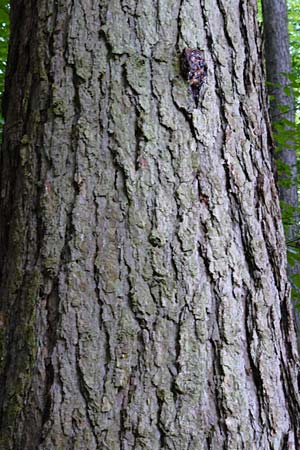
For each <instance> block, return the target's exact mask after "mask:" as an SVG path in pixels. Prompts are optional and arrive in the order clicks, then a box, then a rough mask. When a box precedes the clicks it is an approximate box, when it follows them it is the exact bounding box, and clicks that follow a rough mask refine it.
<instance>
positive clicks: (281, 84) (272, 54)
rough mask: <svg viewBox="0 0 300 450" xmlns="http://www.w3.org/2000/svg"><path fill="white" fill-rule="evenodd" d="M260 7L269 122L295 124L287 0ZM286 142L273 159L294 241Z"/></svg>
mask: <svg viewBox="0 0 300 450" xmlns="http://www.w3.org/2000/svg"><path fill="white" fill-rule="evenodd" d="M262 6H263V19H264V35H265V43H264V47H265V61H266V72H267V80H268V82H270V83H272V84H271V85H269V93H270V95H271V96H272V101H271V102H270V117H271V121H272V123H273V125H274V126H276V123H278V121H280V120H282V119H287V120H288V121H289V122H290V123H295V106H294V97H293V93H292V92H290V93H288V92H287V91H286V90H285V88H286V86H287V85H288V84H289V83H290V81H289V80H288V78H287V77H286V76H285V75H284V73H291V60H290V50H289V35H288V21H287V7H286V0H263V2H262ZM282 106H285V107H287V111H286V112H283V111H282ZM286 129H288V127H286ZM291 135H292V131H291ZM275 139H276V133H275ZM287 144H289V148H288V145H287V148H283V149H282V150H281V151H280V152H277V153H276V155H275V158H276V159H277V160H278V161H280V162H283V163H284V164H285V165H286V167H288V168H289V171H290V174H289V175H288V178H289V181H290V185H286V184H282V183H279V197H280V200H281V201H283V202H284V204H286V205H290V206H292V207H293V208H295V213H294V223H293V222H292V223H291V224H290V226H289V227H288V230H287V239H288V241H292V242H296V241H297V240H298V239H299V225H298V222H299V214H298V212H297V209H298V185H297V152H296V149H295V148H294V146H293V139H291V140H290V142H287ZM286 180H287V175H286V174H281V175H280V176H279V181H281V182H282V181H285V182H286ZM299 271H300V265H299V263H295V264H294V266H290V267H289V268H288V272H289V274H290V275H293V274H295V273H299ZM294 315H295V324H296V328H297V341H298V351H300V316H299V312H298V310H297V309H296V308H295V311H294Z"/></svg>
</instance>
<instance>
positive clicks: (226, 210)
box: [0, 0, 299, 450]
mask: <svg viewBox="0 0 300 450" xmlns="http://www.w3.org/2000/svg"><path fill="white" fill-rule="evenodd" d="M254 3H255V2H254V1H249V2H247V4H242V5H240V2H238V1H237V0H232V1H231V2H229V3H228V2H227V3H226V5H225V6H226V8H225V6H224V4H223V2H222V1H221V0H218V1H215V0H214V1H209V2H208V1H205V0H201V1H200V2H195V1H194V0H191V1H181V2H179V1H178V2H170V1H167V2H166V1H160V0H159V1H158V2H157V3H155V2H153V1H152V0H146V1H144V2H136V1H133V0H126V1H125V0H124V1H119V0H112V1H110V2H101V4H98V2H96V1H94V2H84V3H80V4H77V3H74V2H73V1H67V2H56V3H55V2H52V1H48V2H47V3H45V2H41V4H40V6H39V11H38V23H37V25H38V26H37V29H36V30H37V31H36V39H35V40H34V43H33V44H32V47H31V50H30V51H31V52H32V57H31V65H29V67H30V71H31V72H33V73H38V74H41V77H40V78H39V82H38V83H37V85H35V89H36V91H35V95H34V96H33V98H32V99H31V101H29V103H28V106H26V108H27V109H26V114H27V116H26V117H29V119H30V120H26V121H25V119H24V121H23V122H24V123H23V130H22V133H21V134H20V136H19V138H18V137H17V138H16V130H15V128H13V130H14V131H13V132H14V134H11V135H10V134H9V133H10V132H9V129H10V128H9V127H10V126H14V125H13V117H14V114H15V113H14V112H13V111H12V110H11V111H8V113H7V131H6V133H7V135H6V139H7V141H6V144H5V145H6V147H5V146H4V150H3V158H4V160H5V161H6V162H5V164H7V167H8V168H9V173H13V172H14V170H15V168H14V166H13V165H12V163H11V165H10V163H9V160H8V151H11V150H9V149H10V148H11V147H12V148H14V147H13V145H14V144H13V138H15V139H17V143H16V144H15V145H16V146H17V145H18V143H19V141H20V140H21V139H22V137H23V136H24V135H25V134H26V136H28V138H26V139H25V140H23V145H24V146H26V152H27V151H28V149H29V150H30V155H29V154H27V153H26V152H23V157H22V158H23V159H22V161H23V160H24V158H25V160H27V161H30V160H32V163H31V164H29V165H28V164H27V166H26V170H25V166H24V164H23V163H22V164H21V165H19V166H18V165H17V174H18V177H19V178H20V179H21V180H25V181H24V182H28V183H29V184H28V185H29V186H30V189H31V192H30V193H27V192H25V193H24V196H23V200H22V199H21V200H22V201H23V203H22V201H21V200H20V197H19V193H18V192H17V191H16V190H13V188H12V187H10V191H9V189H8V191H7V192H8V193H7V194H6V195H5V196H4V200H3V203H2V205H5V204H8V203H9V202H12V204H13V209H14V213H12V212H11V216H9V220H10V221H11V225H10V233H12V234H13V233H16V230H17V229H18V226H19V223H20V227H21V230H22V233H20V234H17V235H16V236H17V238H16V239H17V241H18V242H19V246H18V248H19V249H16V250H15V251H16V255H14V253H13V250H12V249H13V246H12V245H10V244H8V247H5V246H4V244H3V243H2V246H3V248H4V249H5V248H6V252H7V253H6V255H7V259H8V261H12V258H13V257H16V261H17V264H16V266H17V268H19V269H18V270H20V275H19V277H17V280H19V281H18V286H17V290H16V289H15V288H14V286H12V285H11V283H12V280H14V279H15V273H13V272H10V269H9V266H7V267H6V266H5V265H3V267H2V274H3V276H4V277H7V279H8V281H7V283H5V282H4V283H3V292H4V296H3V300H2V303H3V305H2V307H3V309H4V311H5V314H7V316H8V324H6V321H4V322H3V323H4V325H5V326H6V327H7V329H8V334H7V336H8V338H7V339H8V340H7V346H8V352H9V353H10V354H11V355H12V356H13V357H14V356H15V357H16V359H17V360H18V361H19V365H20V371H19V374H20V376H21V377H25V375H26V377H27V378H26V379H28V380H29V383H30V386H31V387H30V388H29V387H28V385H26V387H25V388H24V389H25V390H23V392H22V394H21V396H20V403H19V404H20V409H18V410H15V411H13V412H12V413H11V415H10V416H8V415H5V412H4V411H3V421H2V430H3V434H2V436H3V437H2V442H3V444H2V443H1V445H2V447H1V446H0V447H1V448H3V449H4V448H5V450H9V449H13V450H15V449H19V448H22V449H25V450H26V449H31V448H33V447H32V446H34V448H36V449H39V450H42V449H43V450H44V449H47V450H60V449H64V450H66V449H82V448H88V449H89V450H93V449H100V448H101V449H108V450H112V449H114V450H118V449H120V450H121V449H128V450H129V449H175V448H176V449H197V450H208V449H211V448H213V449H215V450H218V449H225V448H226V449H228V450H229V449H230V450H232V449H241V450H242V449H245V450H252V449H253V450H257V449H258V448H263V449H264V450H268V449H269V450H271V449H272V450H273V449H278V450H279V449H283V448H285V447H284V445H286V443H287V442H289V444H290V448H291V449H296V448H297V447H296V442H297V439H299V429H298V425H297V423H296V421H294V419H293V416H295V417H299V406H298V394H297V387H296V385H295V382H296V374H297V370H298V369H297V359H296V354H295V342H294V335H293V330H292V322H288V320H290V311H289V300H288V293H287V284H286V276H285V257H284V240H283V233H282V226H281V221H280V212H279V206H278V199H277V192H276V188H275V185H274V181H273V178H272V173H271V164H270V155H269V151H268V140H267V137H268V130H267V126H266V121H265V116H264V114H265V101H264V92H263V91H262V78H261V77H262V75H261V69H260V61H259V53H258V50H257V47H256V33H257V24H256V22H255V21H254V22H253V17H255V13H256V9H255V8H256V6H255V4H254ZM15 8H16V10H15V14H17V12H18V10H17V5H15ZM237 11H238V14H237ZM13 14H14V9H13ZM32 14H34V10H33V9H32ZM21 25H22V23H20V26H21ZM24 27H25V24H24ZM16 40H17V38H16ZM16 45H17V43H16ZM185 47H192V48H199V49H203V50H204V52H205V56H206V60H207V62H208V67H209V71H208V80H207V87H206V90H205V92H204V95H203V97H202V99H201V102H200V103H201V104H200V105H199V108H198V109H195V108H194V109H193V110H192V111H190V110H189V106H188V100H189V99H188V95H189V94H188V89H187V85H186V82H185V80H183V79H182V77H181V75H180V69H179V55H180V53H181V52H182V50H183V48H185ZM11 58H12V56H11ZM11 83H12V86H16V85H17V81H14V80H12V81H11ZM14 83H15V84H14ZM11 89H12V88H11ZM16 101H17V100H16ZM31 102H32V103H31ZM23 107H25V106H24V105H23ZM20 108H21V106H19V109H20ZM22 117H23V116H22ZM33 117H35V119H34V120H33ZM24 130H25V131H24ZM11 133H12V132H11ZM10 136H12V137H10ZM18 139H19V141H18ZM25 141H26V142H25ZM29 144H30V145H29ZM25 165H26V164H25ZM5 167H6V166H5V165H3V166H2V172H3V171H4V168H5ZM26 180H29V181H26ZM3 183H4V182H3ZM2 187H3V186H2ZM30 198H33V199H34V200H33V201H32V202H31V201H30V200H29V199H30ZM5 202H6V203H5ZM20 202H21V203H20ZM23 204H25V205H26V204H27V205H28V210H24V207H23ZM18 214H19V216H20V217H19V216H18ZM26 220H27V222H26ZM28 224H29V225H28ZM1 227H2V228H1V233H2V236H3V233H4V223H2V224H1ZM22 227H23V228H22ZM28 227H29V229H30V227H32V228H34V231H36V233H34V232H33V231H31V234H30V236H31V237H30V239H31V241H30V242H31V246H26V245H25V241H24V235H26V230H27V229H28ZM23 229H24V230H23ZM14 230H15V231H14ZM22 255H25V256H22ZM22 258H25V261H24V260H23V259H22ZM26 258H27V259H26ZM19 259H21V261H20V263H19ZM9 264H12V262H10V263H9ZM26 270H27V271H28V270H30V271H31V270H34V273H38V274H40V279H39V281H38V288H37V289H35V291H34V296H36V297H34V298H35V302H34V305H35V308H34V309H35V310H34V311H32V310H31V309H30V308H31V306H30V305H32V303H30V299H29V297H31V298H32V296H31V294H29V292H31V291H30V290H29V287H28V286H29V285H27V284H26V283H25V284H24V283H23V281H24V271H26ZM32 283H33V282H32ZM32 283H31V285H32ZM17 291H18V292H20V293H21V295H22V296H23V298H24V302H25V303H24V305H25V306H24V307H25V309H26V310H27V311H28V312H29V311H32V315H31V316H30V317H31V318H30V320H28V321H29V323H30V324H32V323H33V322H34V327H35V328H34V329H35V340H34V342H32V329H33V328H32V326H31V325H29V332H28V335H26V334H25V335H24V336H25V341H26V342H27V343H28V346H29V347H30V348H31V351H30V357H31V359H32V360H33V364H32V360H31V365H30V371H28V363H27V362H26V361H25V362H24V361H22V359H21V356H19V354H18V342H17V340H16V339H14V335H13V334H12V331H11V330H13V329H14V327H15V319H14V317H13V312H12V311H10V305H9V301H8V298H11V299H13V300H12V301H14V300H17V298H18V295H19V294H17V293H16V292H17ZM16 308H17V310H18V307H17V306H16ZM19 314H21V310H20V311H19ZM26 317H27V316H26ZM283 317H284V320H285V325H284V324H283ZM287 319H288V320H287ZM32 321H33V322H32ZM1 323H2V322H1ZM23 332H24V330H22V333H23ZM5 348H6V344H5V345H4V351H5ZM4 355H5V353H4ZM0 367H1V369H3V376H4V378H3V380H4V384H3V387H2V391H1V402H2V403H1V406H2V408H3V407H4V406H5V405H6V402H7V401H8V400H7V398H9V397H8V395H10V393H11V392H17V391H16V390H17V389H18V387H17V386H18V385H19V384H18V382H17V377H16V375H14V374H13V367H12V365H11V364H10V362H9V359H7V361H6V365H2V363H1V366H0ZM10 374H12V375H11V377H10V378H9V377H8V375H10ZM23 387H24V386H23ZM25 391H26V392H25ZM15 395H16V394H15ZM25 397H26V401H25ZM11 398H13V397H11ZM22 402H23V404H22ZM297 415H298V416H297ZM32 430H34V431H32ZM274 430H275V431H274Z"/></svg>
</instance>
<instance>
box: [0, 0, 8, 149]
mask: <svg viewBox="0 0 300 450" xmlns="http://www.w3.org/2000/svg"><path fill="white" fill-rule="evenodd" d="M8 40H9V2H8V1H7V0H0V100H1V99H2V95H3V92H4V80H5V69H6V60H7V52H8ZM2 127H3V117H2V114H1V111H0V143H1V141H2Z"/></svg>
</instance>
